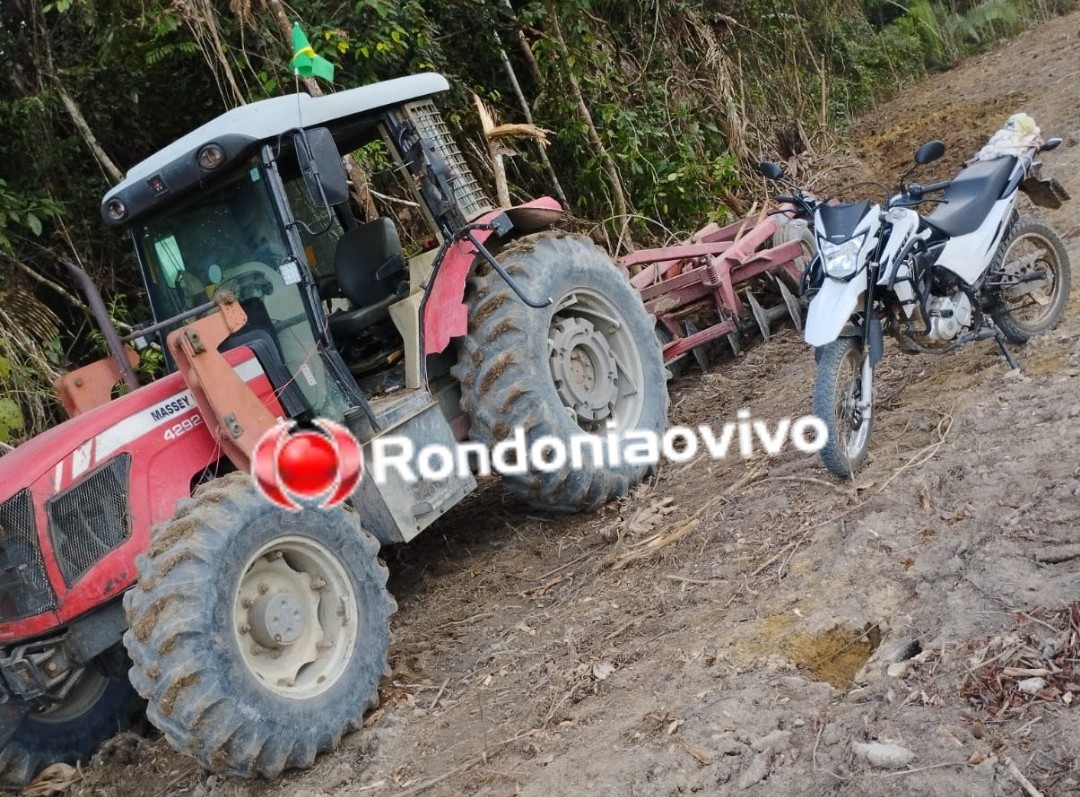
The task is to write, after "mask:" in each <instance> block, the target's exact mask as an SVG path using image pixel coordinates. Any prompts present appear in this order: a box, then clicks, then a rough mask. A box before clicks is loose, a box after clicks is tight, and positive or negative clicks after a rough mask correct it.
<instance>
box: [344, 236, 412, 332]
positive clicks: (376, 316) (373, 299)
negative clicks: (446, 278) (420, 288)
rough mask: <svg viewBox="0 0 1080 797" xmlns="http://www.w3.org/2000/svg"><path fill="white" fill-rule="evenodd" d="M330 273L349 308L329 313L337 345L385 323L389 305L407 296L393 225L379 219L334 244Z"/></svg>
mask: <svg viewBox="0 0 1080 797" xmlns="http://www.w3.org/2000/svg"><path fill="white" fill-rule="evenodd" d="M334 271H335V275H336V277H337V284H338V288H339V290H340V292H341V293H342V294H343V295H344V296H345V298H346V299H348V300H349V302H351V303H352V305H353V307H352V309H351V310H345V311H342V312H336V313H333V314H332V315H331V316H330V318H329V321H330V334H331V335H333V337H334V340H336V341H338V342H343V341H347V340H349V339H351V338H354V337H356V336H357V335H358V334H360V333H361V332H363V331H364V330H365V329H366V328H368V327H371V326H373V325H375V324H378V323H380V322H382V321H385V320H387V319H388V318H389V317H390V305H392V304H394V303H395V302H397V301H399V300H400V299H402V298H404V297H405V296H408V294H409V285H408V282H407V281H406V280H405V279H404V273H405V257H404V255H403V254H402V251H401V239H400V238H399V237H398V233H397V229H396V228H395V227H394V223H393V222H392V221H391V220H390V219H389V218H387V217H385V216H380V217H379V218H377V219H375V220H374V221H370V222H368V223H367V224H361V225H360V226H358V227H355V228H353V229H351V230H349V231H348V232H346V233H345V234H344V235H343V236H341V239H340V240H339V241H338V244H337V251H336V253H335V256H334Z"/></svg>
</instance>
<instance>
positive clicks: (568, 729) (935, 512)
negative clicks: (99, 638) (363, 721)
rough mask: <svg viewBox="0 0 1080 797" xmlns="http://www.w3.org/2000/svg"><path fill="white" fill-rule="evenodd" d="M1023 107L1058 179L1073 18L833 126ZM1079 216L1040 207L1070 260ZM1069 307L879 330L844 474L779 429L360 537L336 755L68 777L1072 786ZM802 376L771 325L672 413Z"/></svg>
mask: <svg viewBox="0 0 1080 797" xmlns="http://www.w3.org/2000/svg"><path fill="white" fill-rule="evenodd" d="M1019 110H1024V111H1027V112H1029V113H1031V114H1033V115H1034V117H1035V119H1036V121H1037V122H1038V123H1039V124H1040V125H1041V127H1042V129H1043V131H1044V133H1046V134H1047V135H1059V136H1062V137H1063V138H1064V139H1065V145H1064V146H1063V147H1062V148H1061V149H1060V150H1058V151H1056V152H1054V153H1052V154H1049V155H1047V156H1046V158H1045V160H1046V163H1047V170H1048V172H1049V173H1050V174H1053V175H1056V176H1058V177H1059V178H1060V179H1062V181H1063V182H1064V183H1065V184H1066V185H1067V187H1069V188H1070V189H1071V191H1072V193H1073V194H1074V195H1075V196H1076V197H1077V199H1078V200H1080V180H1078V179H1077V178H1076V175H1077V174H1078V173H1080V146H1078V145H1080V13H1074V14H1072V15H1071V16H1068V17H1065V18H1062V19H1058V20H1056V21H1054V22H1052V23H1050V24H1047V25H1044V26H1042V27H1041V28H1039V29H1036V30H1034V31H1031V32H1029V33H1028V34H1026V35H1024V36H1022V37H1020V38H1019V39H1018V40H1016V41H1013V42H1011V43H1007V44H1005V45H1002V46H1000V47H998V48H996V49H995V50H994V51H993V52H991V53H989V54H986V55H984V56H981V57H978V58H975V59H972V60H970V61H969V62H967V63H965V64H963V65H961V66H960V67H959V68H957V69H955V70H954V71H952V72H949V73H947V74H943V75H940V76H938V77H935V78H933V79H931V80H928V81H926V82H925V83H923V84H922V85H919V86H916V87H914V88H913V89H912V90H910V91H908V92H906V93H905V94H903V95H901V96H900V97H899V98H897V99H896V100H894V101H892V102H890V103H888V105H887V106H885V107H883V108H881V109H880V110H879V111H878V112H875V113H872V114H870V115H868V116H867V117H865V118H863V119H861V120H859V121H858V122H857V124H856V125H855V127H854V129H853V131H852V141H853V143H852V153H853V154H854V156H855V157H856V158H857V159H858V162H859V163H860V164H861V166H862V167H864V168H865V169H866V173H869V174H872V175H876V176H878V177H879V178H882V179H889V178H892V177H894V176H895V175H896V174H897V172H898V171H899V170H900V169H901V168H903V167H904V166H906V164H907V163H909V162H910V157H911V154H912V153H913V152H914V150H915V148H916V147H917V146H918V145H919V144H920V143H922V142H923V141H924V140H926V139H929V138H941V139H942V140H944V141H945V142H946V143H947V144H948V145H949V154H948V155H947V156H946V159H945V160H944V161H943V163H942V164H941V165H937V164H936V165H935V167H934V168H932V169H929V170H927V171H926V172H925V173H924V174H923V178H924V179H925V180H927V181H929V180H931V179H940V178H941V177H944V176H947V175H948V174H949V173H950V172H951V171H952V170H953V169H954V168H955V167H956V165H957V164H958V163H959V162H960V161H962V160H963V159H965V158H967V157H970V156H971V155H973V154H974V153H975V152H976V150H977V149H978V148H979V147H980V146H981V145H982V144H983V143H984V142H985V141H986V139H987V138H989V136H990V135H991V134H992V133H993V132H994V130H996V129H997V128H998V127H999V126H1000V125H1001V124H1002V123H1003V122H1004V121H1005V119H1006V118H1007V116H1008V115H1009V114H1010V113H1013V112H1015V111H1019ZM848 160H849V161H850V162H852V163H855V162H856V161H855V159H854V158H849V159H848ZM837 162H844V161H843V159H840V160H838V161H837ZM857 172H858V169H853V170H851V174H834V175H832V177H835V178H839V177H844V178H847V177H851V178H852V179H854V178H855V177H857V176H859V175H858V174H857ZM1077 208H1080V204H1077V202H1073V203H1071V205H1070V204H1067V205H1066V206H1065V207H1064V208H1063V209H1061V210H1058V211H1042V213H1043V215H1044V217H1045V218H1046V219H1047V220H1049V221H1050V222H1051V223H1052V224H1053V225H1054V226H1055V227H1056V228H1057V229H1058V230H1059V231H1060V232H1061V233H1062V235H1063V236H1064V237H1065V239H1066V241H1067V244H1068V246H1069V250H1070V253H1071V256H1072V260H1073V262H1074V263H1076V264H1078V267H1080V215H1078V213H1077ZM1074 296H1077V298H1076V299H1074V300H1073V302H1072V303H1071V305H1070V307H1069V311H1068V313H1067V315H1066V318H1065V321H1064V322H1063V323H1062V325H1061V326H1060V327H1059V328H1058V329H1057V330H1055V331H1053V332H1051V333H1048V334H1045V335H1044V336H1042V337H1040V338H1038V339H1037V340H1034V341H1033V342H1031V343H1030V344H1028V345H1027V346H1026V347H1022V348H1020V349H1018V350H1017V354H1018V356H1019V357H1020V359H1021V361H1022V363H1023V365H1024V366H1025V373H1024V375H1022V376H1019V377H1018V376H1016V375H1015V374H1010V373H1008V372H1007V368H1006V365H1005V363H1004V360H1003V358H1002V357H1001V355H1000V354H999V353H998V351H997V349H996V347H995V346H994V344H993V343H992V342H985V343H981V344H976V345H973V346H971V347H969V348H967V349H966V350H964V351H962V352H960V353H957V354H955V355H950V356H945V357H938V358H930V357H922V358H908V357H905V356H904V355H902V354H900V353H898V352H897V351H896V349H895V346H893V345H892V344H890V345H889V347H888V349H887V353H886V359H885V360H884V361H883V363H882V365H881V367H880V373H881V381H880V388H879V390H880V393H879V396H881V399H880V401H879V404H878V407H879V410H878V415H877V418H876V427H875V430H874V435H873V439H872V447H871V453H870V458H869V461H868V463H867V466H866V467H865V470H864V471H863V472H861V474H860V475H859V477H858V479H857V480H856V481H855V482H854V483H851V484H845V483H840V482H838V481H837V480H835V479H833V478H832V477H830V476H829V475H828V473H827V472H826V471H825V470H824V468H823V467H822V466H821V465H820V464H819V462H818V460H817V458H816V456H814V455H809V456H808V455H805V454H801V453H799V452H798V451H797V450H795V449H794V448H792V447H791V446H790V445H788V446H787V447H786V448H785V451H784V453H783V454H782V455H780V456H778V457H775V458H767V459H766V458H764V457H760V458H757V459H753V460H750V461H745V460H743V459H742V458H740V457H738V456H734V457H732V458H730V459H728V460H725V461H719V462H717V461H713V460H711V459H709V458H707V457H703V458H701V459H699V460H698V461H696V462H692V463H690V464H686V465H667V466H665V467H664V468H663V470H662V471H661V472H660V473H659V474H658V476H657V477H656V478H654V479H653V480H651V481H650V482H649V483H648V484H646V485H643V486H642V487H641V488H639V489H638V490H637V491H635V493H634V494H633V496H632V497H630V498H629V499H628V500H626V501H624V502H622V503H620V504H619V505H617V506H610V507H608V508H607V509H606V510H605V511H604V512H602V513H601V514H599V515H597V516H591V517H586V518H552V517H542V516H540V515H537V514H535V513H532V512H529V511H528V510H526V509H524V508H523V507H522V506H521V505H520V504H518V503H516V502H515V501H514V500H512V499H511V498H509V497H507V496H506V494H505V493H503V492H502V491H501V490H499V489H498V488H497V487H496V488H493V489H486V490H484V491H482V492H481V493H480V494H478V495H476V496H474V497H473V498H472V499H470V500H469V501H468V502H467V504H465V505H463V506H461V507H460V508H459V509H458V510H456V511H454V512H453V513H452V514H451V515H450V516H448V517H447V518H446V519H445V520H444V521H442V522H440V523H439V525H438V526H437V527H435V528H433V529H431V530H430V531H429V532H427V533H426V534H425V535H422V536H421V537H420V538H419V539H418V540H417V541H416V542H415V543H414V544H412V545H410V546H407V547H406V548H403V549H401V550H391V551H386V552H385V555H386V557H387V559H388V562H389V564H390V565H391V570H392V573H393V575H392V580H391V588H392V590H393V592H394V593H395V595H396V597H397V598H398V601H399V603H400V611H399V613H398V614H397V615H396V618H395V622H394V629H395V633H396V641H395V643H394V645H393V647H392V650H391V656H392V661H391V663H392V666H393V676H392V678H391V680H390V681H389V682H388V683H387V684H386V685H385V688H384V690H383V694H382V707H381V708H379V709H378V711H377V712H375V713H374V714H373V715H371V716H370V717H369V720H368V723H367V725H368V727H366V728H365V729H364V730H363V731H361V732H358V733H356V734H353V735H351V736H350V737H348V738H347V739H346V741H345V743H344V745H343V747H342V749H341V750H340V751H339V752H338V753H336V754H334V755H331V756H326V757H324V758H322V759H321V760H320V761H319V762H318V763H317V765H316V766H315V768H314V769H312V770H310V771H307V772H302V773H295V774H290V775H288V776H286V777H283V778H281V779H279V780H277V781H275V782H272V783H266V782H244V781H235V780H230V779H222V778H218V777H215V776H208V775H207V774H206V773H204V772H202V771H200V770H198V769H197V768H196V767H195V766H194V765H193V764H192V762H191V761H190V760H189V759H186V758H184V757H182V756H179V755H177V754H175V753H173V752H171V751H170V750H169V749H168V747H167V746H166V745H165V744H164V743H163V742H162V741H160V739H159V738H158V737H157V736H156V735H154V734H153V733H152V731H149V730H147V731H146V732H145V736H139V735H133V734H129V735H126V736H124V737H121V738H119V739H117V740H115V741H114V742H113V743H112V744H111V745H110V746H109V748H108V749H107V750H106V751H105V753H104V755H103V756H102V757H100V758H99V760H98V761H97V762H96V763H95V764H93V765H92V766H91V767H89V768H88V769H87V770H86V772H85V777H84V779H83V780H82V782H80V783H78V784H76V785H75V786H74V788H73V789H72V792H71V793H72V794H75V795H91V794H93V795H103V796H108V797H128V796H133V795H140V797H145V796H146V795H151V796H152V797H166V796H167V795H176V796H177V797H179V796H180V795H220V796H221V797H233V796H234V795H235V796H236V797H240V796H241V795H243V796H245V797H248V796H250V797H271V796H277V795H282V796H284V795H297V796H298V797H316V796H321V795H369V794H370V795H379V796H381V795H388V796H390V797H393V796H395V795H397V796H399V797H401V796H403V795H411V794H424V795H430V796H431V797H435V796H436V795H477V797H479V796H480V795H483V796H484V797H509V796H510V795H570V794H599V795H605V797H623V796H624V795H625V797H631V795H641V796H643V797H644V796H645V795H657V796H659V795H679V794H688V793H692V792H697V793H701V794H747V795H755V794H770V795H772V794H800V795H824V794H850V795H865V794H874V795H891V794H898V795H899V794H903V795H938V794H950V795H953V794H955V795H1021V794H1025V793H1026V794H1028V795H1035V794H1039V793H1041V794H1043V795H1045V796H1046V797H1051V795H1054V796H1056V795H1065V794H1075V793H1080V760H1078V759H1077V755H1078V754H1080V714H1078V713H1077V711H1076V710H1075V701H1080V694H1077V691H1075V690H1080V686H1077V682H1080V674H1076V675H1075V676H1074V675H1072V672H1073V671H1072V667H1073V665H1074V664H1075V657H1076V656H1077V655H1078V653H1077V633H1078V631H1077V629H1080V604H1077V606H1076V607H1075V608H1074V611H1073V616H1072V617H1071V619H1070V617H1069V616H1068V611H1067V609H1068V606H1069V605H1070V603H1071V602H1075V601H1078V600H1080V580H1078V575H1080V558H1078V557H1080V524H1078V520H1080V496H1078V491H1080V430H1078V426H1077V423H1078V420H1077V419H1078V418H1080V390H1078V388H1080V343H1078V338H1077V333H1078V332H1080V290H1074ZM813 373H814V362H813V357H812V356H811V354H810V352H809V351H808V349H807V348H806V347H805V345H804V344H803V343H802V341H801V339H800V337H799V336H798V334H797V333H796V332H795V331H794V330H793V329H786V330H784V331H782V332H780V333H779V334H776V335H774V336H773V338H772V339H771V340H770V341H769V342H768V343H758V344H757V345H754V346H752V347H748V348H746V349H744V352H743V354H742V356H741V357H739V358H738V359H736V360H730V359H729V360H727V361H716V362H715V363H714V364H713V365H712V366H711V367H710V368H709V369H708V370H707V371H706V372H705V373H704V374H702V373H700V372H698V371H696V370H694V371H691V372H690V373H689V374H688V375H687V376H685V377H683V378H681V379H679V380H676V381H675V382H674V383H673V384H672V413H671V421H672V423H682V424H687V425H691V426H696V425H697V424H703V423H707V424H712V425H713V426H714V427H718V426H722V425H723V424H724V423H728V422H733V421H735V419H736V413H737V412H738V410H740V409H742V408H747V409H749V410H751V412H752V413H753V416H754V417H755V418H759V419H762V420H765V421H767V422H768V423H769V424H770V425H771V424H773V423H775V422H776V421H777V420H778V419H780V418H782V417H791V418H794V417H799V416H802V415H805V414H808V413H809V412H810V406H809V395H810V388H811V383H812V379H813ZM657 535H661V536H659V537H658V536H657ZM650 540H651V541H652V543H651V545H646V544H645V543H647V542H648V541H650ZM660 543H665V544H660ZM643 551H650V552H651V553H650V555H648V556H638V554H640V553H642V552H643ZM1070 626H1071V630H1070ZM1033 677H1043V683H1041V684H1040V683H1039V682H1037V681H1036V682H1031V681H1030V680H1029V679H1030V678H1033ZM1073 688H1075V690H1074V689H1073ZM1022 689H1029V690H1033V691H1032V692H1031V693H1029V692H1025V691H1023V690H1022ZM1074 699H1075V701H1074ZM872 743H880V745H894V746H895V747H887V746H886V747H882V746H878V747H875V746H873V744H872ZM895 748H902V749H901V750H900V751H899V752H898V751H897V750H896V749H895ZM904 751H906V753H905V752H904ZM1025 782H1026V784H1027V785H1025Z"/></svg>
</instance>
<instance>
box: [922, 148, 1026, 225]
mask: <svg viewBox="0 0 1080 797" xmlns="http://www.w3.org/2000/svg"><path fill="white" fill-rule="evenodd" d="M1015 167H1016V156H1015V155H1004V156H1002V157H1000V158H994V159H993V160H988V161H976V162H975V163H973V164H971V165H970V166H967V167H965V168H964V169H963V170H962V171H961V172H960V174H958V175H956V177H955V178H953V181H952V182H951V183H949V187H948V188H946V189H945V192H944V193H943V194H942V196H941V198H942V199H943V200H944V202H943V203H942V204H939V205H937V206H936V207H935V208H934V210H933V211H931V212H930V213H929V214H928V215H927V216H926V223H927V224H929V225H930V226H931V227H934V228H935V229H937V230H940V231H941V232H943V233H945V234H946V235H948V236H950V237H952V238H956V237H957V236H960V235H967V234H968V233H971V232H974V231H975V230H976V229H978V227H979V225H980V224H981V223H982V221H983V219H985V218H986V214H987V213H989V212H990V208H991V207H993V205H994V203H995V202H997V201H998V199H1000V198H1001V192H1002V191H1004V190H1005V186H1006V185H1008V183H1009V175H1010V174H1012V171H1013V169H1014V168H1015Z"/></svg>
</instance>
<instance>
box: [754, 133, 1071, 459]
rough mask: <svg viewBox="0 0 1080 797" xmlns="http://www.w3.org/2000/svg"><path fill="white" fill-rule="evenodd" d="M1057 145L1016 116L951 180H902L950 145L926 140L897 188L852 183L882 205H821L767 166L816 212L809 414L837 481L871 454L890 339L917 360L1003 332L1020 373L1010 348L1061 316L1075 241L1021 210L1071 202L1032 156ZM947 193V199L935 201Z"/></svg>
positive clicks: (807, 285)
mask: <svg viewBox="0 0 1080 797" xmlns="http://www.w3.org/2000/svg"><path fill="white" fill-rule="evenodd" d="M1060 143H1061V139H1059V138H1052V139H1049V140H1043V139H1042V137H1041V135H1040V133H1039V129H1038V127H1036V126H1035V123H1034V121H1033V120H1032V119H1031V117H1029V116H1026V115H1025V114H1016V115H1014V116H1012V117H1010V118H1009V120H1008V122H1006V124H1005V126H1004V127H1002V128H1001V129H1000V130H999V131H998V132H997V133H995V134H994V136H993V137H992V138H991V139H990V141H989V142H988V144H987V145H986V146H985V147H983V149H982V150H980V152H979V153H978V154H977V155H976V156H975V158H973V159H972V160H970V161H968V162H967V164H966V165H965V166H964V168H963V169H961V170H960V172H959V173H958V174H957V175H956V176H955V177H954V178H953V179H952V180H946V181H944V182H940V183H933V184H930V185H918V184H911V185H905V184H904V180H905V179H906V178H907V177H908V176H909V175H910V174H911V173H912V172H913V171H914V170H915V169H916V168H918V166H920V165H923V164H927V163H930V162H932V161H935V160H937V159H938V158H940V157H941V156H942V155H943V154H944V152H945V145H944V144H943V143H941V142H940V141H930V142H928V143H926V144H924V145H923V146H922V147H920V148H919V150H918V151H917V152H916V153H915V163H914V164H913V165H912V167H911V168H910V169H908V170H907V171H906V172H905V173H904V175H902V176H901V178H900V181H899V182H900V185H899V192H898V193H896V194H893V193H892V190H891V189H890V187H888V186H886V185H883V184H881V183H876V182H874V183H858V184H856V185H874V186H877V187H879V188H881V189H883V191H884V197H883V200H882V201H881V202H880V204H879V203H877V202H872V201H871V200H870V199H861V200H858V201H852V202H836V201H833V200H828V199H826V200H821V201H818V200H816V199H814V198H813V197H811V196H809V195H808V194H806V193H804V192H803V191H801V190H799V189H798V186H795V185H794V183H791V182H790V181H789V180H787V178H785V176H784V173H783V170H782V169H780V167H779V166H777V165H776V164H773V163H769V162H764V163H762V164H761V165H760V170H761V172H762V173H763V174H764V175H765V176H766V177H769V178H770V179H775V180H781V181H783V182H785V183H787V184H788V185H791V186H793V187H794V188H795V189H796V191H797V192H798V195H797V196H784V197H778V200H779V201H786V202H793V203H795V204H799V205H801V206H802V207H803V209H804V210H806V211H811V210H812V211H813V213H814V232H815V236H816V238H817V242H818V255H817V256H816V257H815V258H814V260H813V261H811V262H810V264H809V265H808V267H807V269H806V271H805V272H804V275H803V285H802V291H803V293H804V294H807V295H810V296H812V298H811V301H810V305H809V308H808V311H807V316H806V322H805V328H804V338H805V340H806V342H807V343H809V344H810V345H811V346H814V347H815V352H814V354H815V359H816V360H817V366H818V370H817V376H816V378H815V382H814V393H813V412H814V414H815V415H816V416H818V417H819V418H821V419H822V421H824V423H825V425H826V427H827V428H828V442H827V444H826V445H825V447H824V448H823V449H822V450H821V458H822V461H823V462H824V464H825V466H826V467H827V468H828V469H829V470H830V471H831V472H832V473H834V474H836V475H837V476H840V477H843V478H850V477H851V476H852V475H853V474H854V473H855V472H856V471H857V470H858V469H859V467H860V466H861V465H862V464H863V461H864V460H865V459H866V455H867V451H868V450H869V443H870V430H871V427H872V425H873V417H874V416H873V403H874V389H873V380H874V368H875V367H876V366H877V364H878V362H879V361H880V360H881V357H882V353H883V351H884V336H885V334H889V335H891V336H894V337H895V338H896V339H897V341H898V343H899V345H900V348H901V349H902V350H904V351H906V352H908V353H932V354H942V353H945V352H951V351H954V350H955V349H957V348H958V347H960V346H962V345H964V344H966V343H970V342H972V341H976V340H986V339H990V338H993V339H995V340H996V341H997V343H998V346H999V347H1000V348H1001V351H1002V353H1003V354H1004V355H1005V357H1006V359H1007V360H1008V362H1009V365H1010V366H1011V367H1013V368H1018V367H1019V366H1018V365H1017V363H1016V360H1015V359H1014V358H1013V356H1012V354H1011V352H1010V351H1009V348H1008V346H1007V345H1006V341H1009V342H1012V343H1016V344H1023V343H1026V342H1027V341H1028V340H1029V339H1030V338H1031V336H1033V335H1035V334H1037V333H1040V332H1044V331H1046V330H1048V329H1051V328H1053V327H1054V326H1056V325H1057V323H1058V322H1059V321H1060V319H1061V316H1062V314H1063V313H1064V311H1065V307H1066V305H1067V304H1068V301H1069V288H1070V268H1069V258H1068V255H1067V253H1066V251H1065V245H1064V243H1063V242H1062V240H1061V238H1060V237H1059V236H1058V234H1057V233H1055V232H1054V231H1053V230H1052V229H1051V228H1050V227H1048V226H1047V225H1046V224H1045V223H1043V222H1042V221H1039V220H1038V219H1036V218H1031V217H1020V215H1019V214H1018V212H1017V210H1016V201H1017V198H1018V191H1024V192H1025V193H1027V194H1028V196H1029V197H1030V198H1031V201H1032V203H1033V204H1036V205H1038V206H1040V207H1060V206H1061V203H1062V201H1063V200H1067V199H1068V198H1069V195H1068V193H1067V192H1066V191H1065V190H1064V188H1062V186H1061V185H1060V184H1059V183H1058V182H1057V181H1056V180H1053V179H1048V178H1043V177H1042V176H1041V166H1042V164H1041V162H1040V161H1036V160H1035V158H1036V156H1037V155H1038V154H1039V153H1040V152H1046V151H1048V150H1051V149H1054V148H1055V147H1057V146H1058V145H1059V144H1060ZM852 187H854V186H852ZM939 191H942V192H943V194H942V195H941V197H940V198H939V199H930V198H929V197H928V196H927V195H928V194H930V193H934V192H939ZM923 202H936V203H937V204H936V206H935V207H934V209H933V210H932V211H931V212H929V213H927V214H925V215H920V214H919V213H918V212H916V211H915V210H914V209H913V208H915V207H916V206H918V205H920V204H922V203H923Z"/></svg>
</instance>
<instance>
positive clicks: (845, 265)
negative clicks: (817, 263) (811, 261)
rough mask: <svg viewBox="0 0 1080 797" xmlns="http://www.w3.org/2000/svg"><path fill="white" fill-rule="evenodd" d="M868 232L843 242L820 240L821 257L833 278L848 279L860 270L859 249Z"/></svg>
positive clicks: (826, 269)
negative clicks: (834, 242) (835, 242)
mask: <svg viewBox="0 0 1080 797" xmlns="http://www.w3.org/2000/svg"><path fill="white" fill-rule="evenodd" d="M865 239H866V233H863V234H862V235H857V236H855V237H854V238H849V239H848V240H846V241H844V242H843V243H842V244H833V243H829V242H828V241H820V242H819V249H820V250H821V259H822V261H823V263H824V266H825V273H826V274H828V275H829V276H830V277H832V278H833V279H847V278H848V277H850V276H851V275H852V274H854V273H855V272H856V271H858V270H859V250H860V249H862V245H863V241H864V240H865Z"/></svg>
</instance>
